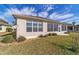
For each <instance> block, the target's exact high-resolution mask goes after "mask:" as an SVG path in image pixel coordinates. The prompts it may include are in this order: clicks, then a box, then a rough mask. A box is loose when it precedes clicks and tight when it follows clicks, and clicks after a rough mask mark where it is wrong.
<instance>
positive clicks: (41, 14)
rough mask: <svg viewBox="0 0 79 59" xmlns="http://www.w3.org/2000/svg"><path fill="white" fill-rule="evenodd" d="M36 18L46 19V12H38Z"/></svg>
mask: <svg viewBox="0 0 79 59" xmlns="http://www.w3.org/2000/svg"><path fill="white" fill-rule="evenodd" d="M38 16H39V17H43V18H46V17H47V16H48V12H46V11H44V12H39V13H38Z"/></svg>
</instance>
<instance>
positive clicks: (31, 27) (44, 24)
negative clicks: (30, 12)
mask: <svg viewBox="0 0 79 59" xmlns="http://www.w3.org/2000/svg"><path fill="white" fill-rule="evenodd" d="M13 16H14V18H15V19H16V20H17V21H16V23H17V29H16V34H17V35H16V36H17V38H19V37H20V36H24V37H26V38H27V39H29V38H36V37H38V36H39V35H46V34H48V33H57V34H58V35H66V34H65V32H68V31H72V29H73V26H72V24H66V23H61V22H58V21H54V20H48V19H45V18H41V17H36V16H25V15H18V14H14V15H13Z"/></svg>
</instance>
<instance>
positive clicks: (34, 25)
mask: <svg viewBox="0 0 79 59" xmlns="http://www.w3.org/2000/svg"><path fill="white" fill-rule="evenodd" d="M37 24H38V23H37V22H33V32H37Z"/></svg>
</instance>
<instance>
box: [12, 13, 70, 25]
mask: <svg viewBox="0 0 79 59" xmlns="http://www.w3.org/2000/svg"><path fill="white" fill-rule="evenodd" d="M13 16H14V18H15V19H17V18H19V19H24V20H35V21H41V22H50V23H56V24H64V25H71V24H67V23H62V22H58V21H55V20H50V19H46V18H42V17H37V16H26V15H18V14H13Z"/></svg>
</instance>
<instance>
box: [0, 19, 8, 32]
mask: <svg viewBox="0 0 79 59" xmlns="http://www.w3.org/2000/svg"><path fill="white" fill-rule="evenodd" d="M7 25H8V23H7V22H6V21H4V20H2V19H0V33H2V32H6V28H7Z"/></svg>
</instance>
